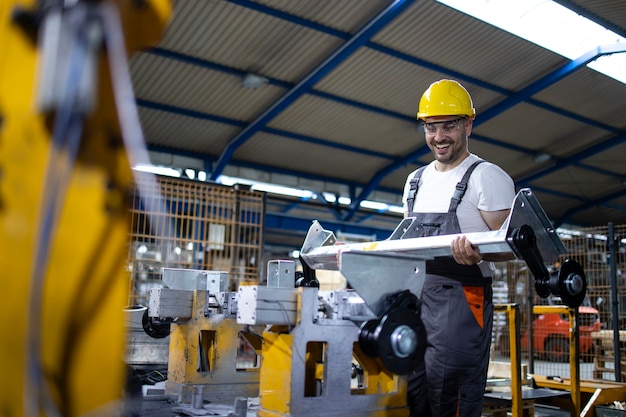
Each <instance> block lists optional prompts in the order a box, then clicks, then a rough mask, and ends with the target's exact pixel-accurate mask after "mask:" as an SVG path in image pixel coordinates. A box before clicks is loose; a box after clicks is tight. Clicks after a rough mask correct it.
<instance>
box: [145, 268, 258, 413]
mask: <svg viewBox="0 0 626 417" xmlns="http://www.w3.org/2000/svg"><path fill="white" fill-rule="evenodd" d="M163 285H164V286H163V288H153V289H151V290H150V300H149V305H148V309H147V310H146V311H145V313H144V319H143V327H144V330H145V331H146V333H147V334H148V335H150V336H152V337H155V338H160V337H165V336H167V335H169V336H170V349H169V361H168V372H167V374H168V379H167V381H166V385H165V393H166V394H168V395H177V397H178V398H179V401H180V402H181V403H184V404H191V405H192V406H193V405H194V404H198V403H200V404H201V403H202V400H208V401H213V402H229V403H232V401H233V400H235V399H236V398H237V397H256V396H258V386H259V366H260V359H259V357H258V355H259V354H260V349H261V341H260V338H259V336H257V332H258V331H260V330H255V329H254V328H253V327H250V326H244V325H243V324H239V323H237V321H236V316H235V314H236V313H237V297H236V293H233V292H229V291H228V289H229V288H230V285H229V279H228V274H227V273H226V272H223V271H200V270H191V269H177V268H163ZM196 408H198V407H196Z"/></svg>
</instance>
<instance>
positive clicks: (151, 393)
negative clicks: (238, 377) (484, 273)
mask: <svg viewBox="0 0 626 417" xmlns="http://www.w3.org/2000/svg"><path fill="white" fill-rule="evenodd" d="M163 386H164V384H162V383H157V384H155V385H147V386H143V396H142V397H141V398H140V399H139V400H138V401H136V402H134V403H133V404H132V406H131V407H129V408H128V409H127V412H126V413H125V415H124V416H123V417H175V416H223V417H256V415H257V413H256V411H257V409H258V408H259V401H258V398H251V399H248V403H247V411H246V413H245V414H244V413H243V412H241V411H240V412H239V413H237V412H236V407H235V403H234V402H233V404H216V403H210V402H207V401H205V402H204V403H203V404H202V407H201V408H193V407H192V406H191V405H190V404H179V403H178V401H177V398H175V396H172V395H165V392H164V389H163ZM239 404H240V405H241V403H239ZM485 416H489V414H485ZM534 417H570V413H569V411H566V410H560V409H557V408H554V407H550V406H545V405H539V404H535V406H534Z"/></svg>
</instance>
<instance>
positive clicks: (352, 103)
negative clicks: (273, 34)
mask: <svg viewBox="0 0 626 417" xmlns="http://www.w3.org/2000/svg"><path fill="white" fill-rule="evenodd" d="M262 8H267V6H262ZM271 10H274V9H271ZM281 13H282V12H281ZM300 20H303V19H300ZM307 22H308V21H307ZM346 36H347V35H346ZM381 49H384V48H381ZM147 52H148V53H152V54H154V55H158V56H162V57H165V58H169V59H174V60H179V61H182V62H186V63H188V64H191V65H196V66H200V67H203V68H208V69H211V70H215V71H220V72H224V73H228V74H231V75H235V76H238V77H243V76H244V75H245V74H246V73H245V71H241V70H238V69H235V68H232V67H228V66H225V65H221V64H215V63H212V62H210V61H205V60H202V59H199V58H195V57H192V56H189V55H185V54H181V53H178V52H173V51H169V50H165V49H161V48H153V49H151V50H149V51H147ZM402 58H403V59H407V57H402ZM415 64H417V65H422V64H421V63H420V62H415ZM458 78H467V77H463V76H461V77H458ZM268 80H269V84H272V85H276V86H279V87H282V88H287V89H290V88H292V87H293V84H291V83H287V82H284V81H280V80H276V79H272V78H268ZM486 87H487V88H492V87H491V86H486ZM499 92H502V91H499ZM309 94H311V95H315V96H318V97H321V98H324V99H327V100H331V101H336V102H340V103H343V104H346V105H348V106H354V107H357V108H361V109H363V110H366V111H371V112H374V113H379V114H383V115H386V116H389V117H394V118H397V119H400V120H408V121H413V120H414V119H413V118H412V117H409V116H406V115H404V114H401V113H397V112H393V111H389V110H386V109H382V108H380V107H375V106H372V105H369V104H365V103H360V102H357V101H354V100H350V99H346V98H343V97H339V96H335V95H332V94H329V93H325V92H321V91H316V90H311V91H309ZM507 94H512V92H510V93H507ZM140 102H141V103H140ZM526 102H528V103H529V104H532V105H534V106H537V107H540V108H543V109H545V110H548V111H551V112H553V113H556V114H560V115H561V116H564V117H568V118H571V119H574V120H577V121H579V122H581V123H585V124H588V125H591V126H594V127H597V128H599V129H604V130H607V131H610V132H613V133H616V134H619V133H623V132H622V131H621V130H619V129H616V128H613V127H612V126H609V125H606V124H603V123H600V122H598V121H595V120H592V119H589V118H586V117H582V116H580V115H577V114H574V113H572V112H569V111H566V110H563V109H559V108H557V107H554V106H551V105H549V104H546V103H542V102H540V101H538V100H533V99H530V98H529V99H527V100H526ZM138 104H141V105H144V106H145V107H149V108H153V109H157V110H162V111H170V109H172V108H171V107H168V106H167V105H164V104H158V103H153V102H148V101H146V100H138ZM172 112H173V113H178V114H184V115H186V116H190V117H200V116H202V115H203V114H202V113H198V112H194V111H192V110H183V109H181V110H180V111H172ZM202 118H205V117H202ZM219 118H220V116H213V115H208V114H207V117H206V119H209V120H214V121H219V120H218V119H219ZM224 120H225V119H224ZM230 124H234V125H237V126H239V127H242V128H243V127H245V126H246V124H245V123H244V122H240V121H233V123H230ZM477 124H478V121H477ZM263 130H264V131H267V132H270V133H272V134H277V135H282V136H286V137H290V138H292V139H298V140H304V141H307V142H310V143H317V144H320V145H324V146H330V147H337V146H341V145H338V144H336V143H333V142H325V141H323V140H322V139H315V138H310V137H306V136H304V135H298V134H295V133H291V132H287V131H280V130H278V129H271V128H265V129H263ZM472 137H473V138H474V139H477V140H480V141H481V142H484V143H489V144H491V145H494V146H499V147H505V148H508V149H512V150H517V151H519V152H523V153H527V154H534V153H536V151H535V150H531V149H526V148H522V147H515V146H514V145H511V144H508V143H506V142H501V141H498V140H495V139H491V138H487V137H484V136H479V135H476V134H474V135H472ZM345 150H349V151H353V152H357V153H362V152H365V153H367V152H371V151H366V150H361V149H359V148H351V149H345ZM371 155H372V156H380V157H383V158H384V157H388V158H390V159H392V160H394V159H397V158H396V157H394V156H391V155H388V156H385V155H384V154H378V155H374V154H373V153H371ZM576 165H577V166H579V167H581V168H583V169H588V170H594V171H596V172H600V171H598V168H594V167H591V166H590V165H585V164H581V163H577V164H576ZM207 172H210V169H208V170H207ZM605 174H607V175H610V173H608V172H605Z"/></svg>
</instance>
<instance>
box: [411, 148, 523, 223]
mask: <svg viewBox="0 0 626 417" xmlns="http://www.w3.org/2000/svg"><path fill="white" fill-rule="evenodd" d="M479 160H480V158H479V157H477V156H476V155H474V154H470V156H468V157H467V158H465V160H464V161H463V162H461V163H460V164H459V165H458V166H456V167H455V168H453V169H451V170H450V171H445V172H440V171H437V170H436V169H435V161H433V162H431V163H430V164H428V165H427V166H426V168H425V169H424V171H423V172H422V177H421V178H420V182H419V184H418V190H417V196H416V198H415V201H414V206H413V211H415V212H418V213H445V212H447V211H448V208H449V207H450V199H451V198H452V195H453V194H454V190H455V188H456V184H457V183H458V182H459V181H461V179H462V178H463V175H464V174H465V171H467V169H468V168H469V167H470V166H471V165H472V164H473V163H474V162H476V161H479ZM414 176H415V171H413V172H412V173H411V174H409V176H408V177H407V181H406V184H405V186H404V195H403V197H402V203H403V204H404V208H405V211H406V210H407V207H406V199H407V196H408V192H409V189H410V181H411V179H412V178H413V177H414ZM514 198H515V185H514V184H513V180H512V179H511V177H510V176H509V175H508V174H507V173H506V172H505V171H504V170H503V169H502V168H500V167H499V166H497V165H495V164H492V163H491V162H487V161H485V162H483V163H482V164H479V165H478V166H477V167H476V168H475V169H474V172H473V173H472V175H471V176H470V179H469V182H468V186H467V191H466V192H465V195H464V196H463V199H462V200H461V204H459V207H458V208H457V211H456V214H457V218H458V219H459V226H460V227H461V232H462V233H472V232H487V231H489V226H487V223H485V221H484V220H483V218H482V216H481V215H480V210H482V211H498V210H505V209H509V208H511V205H512V203H513V199H514Z"/></svg>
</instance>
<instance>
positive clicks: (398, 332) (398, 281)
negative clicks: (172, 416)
mask: <svg viewBox="0 0 626 417" xmlns="http://www.w3.org/2000/svg"><path fill="white" fill-rule="evenodd" d="M413 223H414V219H412V218H407V219H405V220H404V221H402V222H401V223H400V224H399V225H398V227H397V228H396V230H395V231H394V232H393V233H392V235H391V236H390V238H389V239H387V240H384V241H379V242H369V243H353V244H346V245H336V244H335V243H336V239H335V236H334V235H333V233H332V232H329V231H327V230H324V229H323V228H322V226H321V225H320V224H319V223H318V222H314V223H313V225H312V226H311V228H310V229H309V232H308V234H307V237H306V239H305V242H304V244H303V246H302V250H301V253H300V256H301V258H302V260H303V263H304V266H305V268H304V280H305V281H306V280H312V279H314V277H315V270H318V269H321V270H338V271H340V272H341V273H342V274H343V275H344V277H345V278H346V279H347V281H348V284H349V285H350V286H351V287H352V288H354V289H355V290H356V292H357V293H358V294H359V296H361V297H362V298H363V300H364V302H365V303H366V305H367V306H368V307H369V308H370V309H371V311H372V312H373V313H374V314H375V316H376V318H375V319H373V320H370V321H367V322H365V323H363V324H362V326H361V330H360V335H359V341H360V344H361V348H362V349H363V350H364V351H365V352H366V353H368V354H370V355H371V356H374V357H379V358H380V359H381V360H382V362H383V363H384V364H385V366H387V367H388V368H389V369H391V370H394V372H398V369H399V370H400V371H401V373H409V372H411V370H413V369H415V368H416V367H417V365H418V364H419V360H420V359H419V358H421V355H420V349H421V348H423V343H424V338H423V337H422V336H421V335H420V327H419V325H417V326H416V325H415V320H417V323H419V307H418V303H415V302H414V300H415V299H416V298H419V296H420V293H421V289H422V286H423V282H424V276H425V266H426V260H428V259H433V258H434V257H437V256H450V255H451V251H450V245H451V242H452V240H453V239H455V238H456V237H457V236H458V235H441V236H432V237H420V238H405V236H411V229H412V228H415V227H419V226H418V225H414V224H413ZM465 236H467V238H468V239H469V240H470V241H471V242H472V244H474V245H476V246H478V248H479V249H480V252H481V253H483V254H490V253H513V254H514V255H515V256H516V257H517V258H518V259H521V260H523V261H525V262H526V264H527V265H528V267H529V269H530V270H531V272H532V273H533V275H534V277H535V289H536V291H537V294H538V295H539V296H541V297H544V298H545V297H547V296H549V295H550V294H553V295H557V296H560V297H561V299H562V300H563V302H564V303H565V304H566V305H568V306H569V307H573V308H577V307H578V306H579V305H580V304H581V303H582V301H583V300H584V298H585V294H586V288H587V282H586V277H585V274H584V271H583V269H582V267H581V266H580V265H579V264H578V263H577V262H575V261H572V260H566V261H565V262H563V264H562V267H561V269H560V270H559V271H558V272H555V273H553V274H550V273H549V272H548V270H547V268H546V262H549V263H553V262H554V261H555V260H556V258H557V257H558V256H559V255H563V254H565V253H566V249H565V246H564V245H563V243H562V242H561V240H560V239H559V237H558V236H557V234H556V230H555V229H554V228H553V226H552V224H551V223H550V221H549V220H548V218H547V216H546V214H545V212H544V211H543V209H542V208H541V205H540V204H539V202H538V201H537V200H536V198H535V197H534V195H533V193H532V191H531V190H530V189H523V190H520V191H519V192H518V193H517V195H516V197H515V200H514V202H513V205H512V209H511V212H510V214H509V216H508V218H507V220H506V221H505V223H504V224H503V225H502V227H501V228H500V229H499V230H495V231H490V232H480V233H467V234H465Z"/></svg>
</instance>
